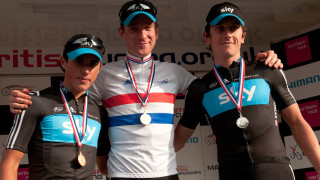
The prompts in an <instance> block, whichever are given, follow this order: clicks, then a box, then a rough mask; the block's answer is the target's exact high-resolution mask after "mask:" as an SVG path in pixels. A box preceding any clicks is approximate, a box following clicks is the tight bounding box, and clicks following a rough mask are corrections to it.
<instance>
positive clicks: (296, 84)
mask: <svg viewBox="0 0 320 180" xmlns="http://www.w3.org/2000/svg"><path fill="white" fill-rule="evenodd" d="M318 82H320V75H319V74H318V75H314V76H309V77H306V78H303V79H298V80H296V81H291V82H290V83H289V84H288V87H289V88H290V89H293V88H298V87H302V86H307V85H311V84H315V83H318Z"/></svg>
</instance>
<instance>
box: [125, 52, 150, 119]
mask: <svg viewBox="0 0 320 180" xmlns="http://www.w3.org/2000/svg"><path fill="white" fill-rule="evenodd" d="M150 58H151V61H152V64H151V70H150V75H149V78H148V86H147V91H146V93H145V94H146V96H145V98H143V97H142V95H141V94H140V93H139V91H138V86H137V82H136V79H135V77H134V74H133V72H132V68H131V66H130V62H129V58H128V57H127V58H126V60H125V63H126V68H127V71H128V74H129V77H130V79H131V82H132V84H133V86H134V88H135V90H136V94H137V96H138V98H139V100H140V103H141V105H142V114H141V115H140V122H141V123H142V124H144V125H148V124H150V123H151V121H152V118H151V116H150V115H149V114H147V112H146V109H147V108H146V106H147V102H148V98H149V94H150V91H151V87H152V84H153V79H154V74H155V64H154V60H153V58H152V57H151V56H150Z"/></svg>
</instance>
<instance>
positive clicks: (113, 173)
mask: <svg viewBox="0 0 320 180" xmlns="http://www.w3.org/2000/svg"><path fill="white" fill-rule="evenodd" d="M127 57H128V59H129V63H130V66H131V68H132V73H133V75H134V78H135V81H136V84H137V88H138V92H139V93H140V94H141V95H142V97H145V95H146V94H145V92H147V86H148V80H149V76H150V70H151V64H152V60H151V54H150V55H148V56H147V57H145V58H143V59H141V58H140V59H139V58H137V57H134V56H132V55H129V54H127ZM127 57H126V58H127ZM154 63H155V74H154V80H153V84H152V87H151V90H150V94H149V97H148V101H147V105H146V110H145V111H146V113H147V114H149V115H150V116H151V119H152V120H151V123H150V124H148V125H144V124H142V123H141V122H140V116H141V114H142V113H143V111H144V110H143V108H142V104H141V102H140V100H139V98H138V95H137V93H136V90H135V88H134V86H133V83H132V81H131V79H130V76H129V74H128V71H127V68H126V64H125V61H117V62H112V63H108V64H106V65H104V66H103V67H102V69H101V71H100V73H99V75H98V78H97V80H96V81H95V83H94V85H93V86H92V87H91V88H90V95H91V97H92V98H93V99H95V100H96V101H100V102H102V103H103V105H104V107H105V108H106V110H107V111H108V114H109V136H110V141H111V151H110V152H109V159H108V177H126V178H153V177H163V176H169V175H173V174H177V170H176V168H177V163H176V154H175V150H174V147H173V138H174V124H173V118H174V102H175V98H176V96H177V94H178V93H183V94H184V93H185V92H186V90H187V88H188V86H189V84H190V83H191V82H192V81H193V80H194V76H192V75H191V74H190V73H189V72H188V71H186V70H185V69H184V68H182V67H180V66H178V65H176V64H173V63H168V62H159V61H154Z"/></svg>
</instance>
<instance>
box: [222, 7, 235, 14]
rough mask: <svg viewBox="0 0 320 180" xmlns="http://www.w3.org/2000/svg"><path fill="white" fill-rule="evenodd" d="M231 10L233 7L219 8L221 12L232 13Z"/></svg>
mask: <svg viewBox="0 0 320 180" xmlns="http://www.w3.org/2000/svg"><path fill="white" fill-rule="evenodd" d="M233 10H234V9H233V8H229V7H224V8H222V9H221V13H225V12H229V13H232V12H233Z"/></svg>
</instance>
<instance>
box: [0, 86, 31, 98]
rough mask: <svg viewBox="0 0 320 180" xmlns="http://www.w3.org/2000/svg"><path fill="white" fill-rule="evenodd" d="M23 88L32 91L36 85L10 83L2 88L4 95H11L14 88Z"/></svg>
mask: <svg viewBox="0 0 320 180" xmlns="http://www.w3.org/2000/svg"><path fill="white" fill-rule="evenodd" d="M22 89H28V90H29V91H32V90H33V89H34V87H32V86H19V85H10V86H7V87H5V88H3V89H2V90H1V94H2V95H4V96H9V95H10V93H11V91H12V90H22Z"/></svg>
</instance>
